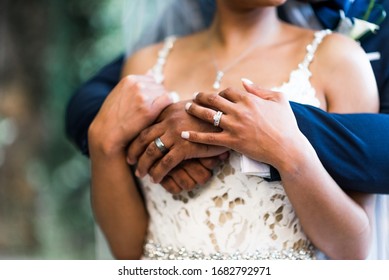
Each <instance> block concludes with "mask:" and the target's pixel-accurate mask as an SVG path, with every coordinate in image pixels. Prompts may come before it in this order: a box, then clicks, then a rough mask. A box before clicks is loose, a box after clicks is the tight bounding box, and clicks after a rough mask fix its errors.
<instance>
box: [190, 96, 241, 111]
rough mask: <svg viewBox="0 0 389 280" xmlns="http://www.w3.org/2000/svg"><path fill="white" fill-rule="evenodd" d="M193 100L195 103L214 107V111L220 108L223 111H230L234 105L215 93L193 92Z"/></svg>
mask: <svg viewBox="0 0 389 280" xmlns="http://www.w3.org/2000/svg"><path fill="white" fill-rule="evenodd" d="M193 100H194V102H196V103H197V104H200V105H204V106H205V107H208V108H212V109H215V110H216V111H218V110H220V111H222V112H225V113H228V112H230V111H231V110H232V109H233V108H232V106H233V105H234V104H233V103H232V102H231V101H230V100H228V99H226V98H224V97H222V96H220V95H219V94H217V93H204V92H198V93H195V95H194V98H193Z"/></svg>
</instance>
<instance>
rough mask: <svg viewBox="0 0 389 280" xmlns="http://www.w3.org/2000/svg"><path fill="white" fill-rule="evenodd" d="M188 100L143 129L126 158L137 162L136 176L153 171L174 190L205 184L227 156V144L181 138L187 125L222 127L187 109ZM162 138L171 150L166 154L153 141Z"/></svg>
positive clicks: (158, 180) (210, 128)
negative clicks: (189, 113) (203, 119)
mask: <svg viewBox="0 0 389 280" xmlns="http://www.w3.org/2000/svg"><path fill="white" fill-rule="evenodd" d="M185 104H186V101H182V102H178V103H175V104H172V105H170V106H168V107H167V108H166V109H165V110H164V111H163V112H162V113H161V114H160V116H159V117H158V119H157V121H156V122H155V123H154V124H153V125H151V126H150V127H148V128H147V129H145V130H144V131H142V132H141V133H140V134H139V136H138V137H137V138H136V139H135V140H133V141H132V143H131V145H130V146H129V148H128V153H127V161H128V162H129V163H130V164H135V163H137V171H136V175H137V176H139V177H143V176H145V175H146V174H150V176H151V177H152V178H153V180H154V182H156V183H160V184H161V185H162V186H163V187H164V188H165V189H166V190H167V191H169V192H171V193H175V194H176V193H180V192H181V191H183V190H187V191H188V190H192V189H193V188H195V187H196V186H197V185H202V184H205V183H206V182H207V181H208V180H209V179H210V178H211V176H212V169H213V168H215V167H216V166H217V165H219V164H220V161H223V160H225V159H227V158H228V152H227V149H226V148H224V147H217V146H209V145H202V144H195V143H191V142H188V141H185V140H184V139H182V138H181V136H180V135H181V132H182V130H183V129H184V128H187V127H191V128H192V129H195V130H199V131H203V132H213V131H218V130H219V129H218V128H216V127H214V126H213V125H211V124H209V123H206V122H204V121H202V120H200V119H198V118H194V117H192V116H190V115H188V114H187V113H186V112H185ZM157 137H160V138H161V140H162V141H163V143H164V144H165V146H166V147H167V148H169V152H168V153H167V154H166V155H163V154H162V153H161V152H160V151H159V150H158V148H157V147H156V146H155V144H154V139H156V138H157Z"/></svg>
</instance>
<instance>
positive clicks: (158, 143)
mask: <svg viewBox="0 0 389 280" xmlns="http://www.w3.org/2000/svg"><path fill="white" fill-rule="evenodd" d="M154 143H155V146H157V148H158V150H160V151H161V153H162V154H163V155H164V154H166V153H167V152H169V149H168V148H166V147H165V145H164V144H163V142H162V140H161V138H159V137H158V138H156V139H155V140H154Z"/></svg>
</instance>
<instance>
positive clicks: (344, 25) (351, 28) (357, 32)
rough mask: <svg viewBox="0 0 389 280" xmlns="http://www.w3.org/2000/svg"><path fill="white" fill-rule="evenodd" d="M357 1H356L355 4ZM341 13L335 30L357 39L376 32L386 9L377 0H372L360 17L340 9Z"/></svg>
mask: <svg viewBox="0 0 389 280" xmlns="http://www.w3.org/2000/svg"><path fill="white" fill-rule="evenodd" d="M356 3H357V2H354V4H356ZM373 11H374V12H373ZM339 13H340V21H339V24H338V26H337V28H336V30H335V31H337V32H339V33H341V34H344V35H346V36H349V37H351V38H352V39H354V40H357V41H359V40H360V39H361V38H363V37H364V36H366V35H367V34H372V33H373V34H374V33H376V32H377V30H378V29H379V24H380V23H381V22H382V21H383V20H384V19H385V17H386V12H385V10H384V9H383V8H382V6H381V5H380V4H379V3H378V2H377V1H375V0H370V3H369V5H368V7H367V9H366V12H365V13H364V14H363V15H360V16H359V17H356V16H350V15H345V13H344V11H343V10H340V11H339Z"/></svg>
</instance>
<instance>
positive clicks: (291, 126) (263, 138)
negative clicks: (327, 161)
mask: <svg viewBox="0 0 389 280" xmlns="http://www.w3.org/2000/svg"><path fill="white" fill-rule="evenodd" d="M243 85H244V87H245V89H246V91H244V90H237V89H231V88H228V89H226V90H224V91H222V92H220V93H219V94H205V93H199V94H198V95H197V96H196V97H195V98H194V100H193V103H188V104H187V105H186V109H187V112H188V113H189V114H191V115H193V116H196V117H198V118H200V119H202V120H205V121H207V122H210V123H213V124H214V125H218V126H219V127H220V128H221V129H222V131H220V132H199V131H183V132H182V134H181V136H182V138H184V139H188V140H189V141H191V142H196V143H203V144H208V145H220V146H225V147H228V148H230V149H232V150H235V151H237V152H239V153H242V154H244V155H246V156H248V157H250V158H252V159H254V160H257V161H262V162H265V163H268V164H271V165H273V166H274V167H276V168H277V167H281V166H280V165H282V164H283V161H284V160H285V158H286V154H287V153H289V152H292V151H293V150H296V145H298V142H299V141H300V140H299V139H301V138H302V137H303V136H302V133H301V132H300V130H299V129H298V126H297V122H296V119H295V117H294V115H293V112H292V110H291V108H290V105H289V102H288V100H287V99H286V97H285V96H284V95H283V94H281V93H278V92H273V91H269V90H263V89H260V88H258V87H256V86H254V85H253V84H251V83H249V82H243ZM218 111H220V112H223V113H222V114H221V118H220V119H219V120H220V122H219V124H217V120H216V121H215V117H216V119H217V112H218ZM215 122H216V123H215ZM303 142H304V141H301V143H303Z"/></svg>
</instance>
